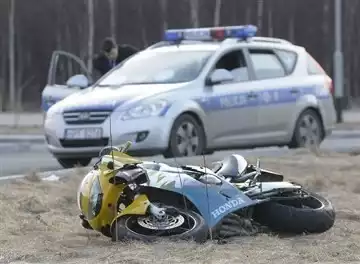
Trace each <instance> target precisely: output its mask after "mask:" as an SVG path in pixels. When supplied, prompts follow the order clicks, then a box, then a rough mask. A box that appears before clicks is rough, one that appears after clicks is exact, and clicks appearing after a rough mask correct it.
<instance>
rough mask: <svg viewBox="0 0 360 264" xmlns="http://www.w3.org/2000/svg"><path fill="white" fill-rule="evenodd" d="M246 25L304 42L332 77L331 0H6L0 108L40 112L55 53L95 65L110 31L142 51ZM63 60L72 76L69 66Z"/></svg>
mask: <svg viewBox="0 0 360 264" xmlns="http://www.w3.org/2000/svg"><path fill="white" fill-rule="evenodd" d="M359 10H360V1H356V0H348V1H342V22H343V26H342V32H343V40H342V44H343V51H344V96H345V99H346V100H345V101H346V107H350V106H353V105H356V104H357V101H358V100H359V98H360V88H359V83H360V74H357V71H358V69H359V64H360V50H359V42H360V34H359V33H358V32H359V29H360V16H359V15H358V11H359ZM248 23H251V24H255V25H257V26H258V29H259V31H258V32H259V33H258V35H262V36H270V37H271V36H273V37H279V38H285V39H288V40H290V41H291V42H293V43H295V44H299V45H302V46H305V47H306V48H307V49H308V51H309V52H310V53H311V54H312V55H313V56H314V58H315V59H316V60H318V61H319V62H320V63H321V64H322V66H323V67H324V69H325V70H326V71H327V73H328V74H329V75H330V76H332V77H333V74H332V68H333V67H332V65H333V52H334V0H316V1H315V0H176V1H174V0H173V1H170V0H151V1H150V0H131V1H130V0H71V1H69V0H67V1H66V0H2V1H0V51H1V52H0V111H14V110H17V111H27V112H30V111H34V112H39V111H40V104H41V101H40V100H41V92H42V90H43V88H44V86H45V84H46V78H47V73H48V67H49V63H50V59H51V54H52V52H53V51H54V50H64V51H68V52H71V53H73V54H75V55H77V56H79V57H80V58H81V59H83V60H84V62H85V63H87V65H88V67H89V68H91V59H92V57H93V56H94V54H95V53H96V52H98V50H99V48H100V47H99V46H100V44H101V42H102V40H103V39H104V38H105V37H107V36H113V37H115V38H116V40H117V42H118V43H120V44H124V43H126V44H131V45H134V46H136V47H138V48H140V49H142V48H145V47H147V46H149V45H151V44H153V43H155V42H158V41H160V38H161V37H162V33H163V31H164V29H166V28H186V27H206V26H214V25H239V24H248ZM60 65H61V67H63V72H64V73H70V74H69V76H71V75H72V74H71V72H72V69H71V67H72V65H71V64H69V63H67V62H64V63H63V64H61V63H60ZM11 69H13V71H11ZM12 72H13V73H12ZM66 77H67V76H64V78H65V79H67V78H66Z"/></svg>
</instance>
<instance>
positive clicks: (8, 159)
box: [0, 134, 360, 177]
mask: <svg viewBox="0 0 360 264" xmlns="http://www.w3.org/2000/svg"><path fill="white" fill-rule="evenodd" d="M320 148H321V149H326V150H332V151H338V152H354V151H360V134H351V135H347V136H341V137H339V136H331V137H329V138H328V139H326V140H325V141H324V142H323V143H322V144H321V146H320ZM0 150H1V151H0V177H1V176H8V175H15V174H27V173H30V172H40V171H49V170H59V169H62V167H61V166H60V165H59V164H58V163H57V161H56V160H55V159H54V158H53V157H52V156H51V155H50V154H49V153H48V151H47V149H46V147H45V146H44V145H41V144H31V145H29V144H25V143H21V144H17V145H15V146H14V143H11V144H4V143H3V144H0ZM10 150H11V151H10ZM290 151H291V150H289V149H288V148H276V147H273V148H257V149H252V150H231V151H218V152H215V153H214V154H212V155H209V156H206V157H205V158H206V163H207V164H209V163H211V162H213V161H214V160H218V159H222V158H223V157H224V156H226V155H228V154H231V153H234V152H236V153H238V154H242V155H244V156H248V155H251V156H281V155H284V154H286V153H288V152H290ZM146 159H150V160H156V161H164V160H165V159H164V158H163V157H162V156H152V157H148V158H146ZM93 161H95V159H94V160H93ZM166 161H167V162H170V163H174V162H175V161H174V159H168V160H166ZM176 162H177V163H180V164H186V163H188V164H189V163H193V164H194V163H201V164H203V157H196V158H187V159H183V158H178V159H177V160H176Z"/></svg>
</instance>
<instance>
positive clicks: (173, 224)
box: [137, 215, 185, 230]
mask: <svg viewBox="0 0 360 264" xmlns="http://www.w3.org/2000/svg"><path fill="white" fill-rule="evenodd" d="M184 222H185V218H184V217H183V216H182V215H178V216H172V215H166V216H165V219H164V220H161V221H158V220H157V219H156V218H155V217H154V216H152V215H151V216H148V217H141V218H138V219H137V223H138V224H139V225H140V226H142V227H144V228H147V229H152V230H169V229H174V228H177V227H179V226H181V225H182V224H183V223H184Z"/></svg>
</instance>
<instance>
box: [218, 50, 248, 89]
mask: <svg viewBox="0 0 360 264" xmlns="http://www.w3.org/2000/svg"><path fill="white" fill-rule="evenodd" d="M215 69H225V70H228V71H229V72H230V73H231V74H232V75H233V76H234V82H243V81H248V80H249V72H248V67H247V65H246V60H245V56H244V53H243V51H242V50H235V51H230V52H228V53H225V54H224V55H223V56H222V57H221V58H220V59H219V60H218V61H217V63H216V64H215ZM215 69H214V70H215Z"/></svg>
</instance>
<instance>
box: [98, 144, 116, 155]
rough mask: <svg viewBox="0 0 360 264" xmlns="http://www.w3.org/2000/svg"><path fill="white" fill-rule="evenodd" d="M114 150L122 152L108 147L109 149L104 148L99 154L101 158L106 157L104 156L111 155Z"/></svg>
mask: <svg viewBox="0 0 360 264" xmlns="http://www.w3.org/2000/svg"><path fill="white" fill-rule="evenodd" d="M113 150H116V151H120V149H119V148H117V147H111V146H107V147H104V148H102V149H101V150H100V152H99V157H102V156H104V155H108V154H110V153H111V151H113Z"/></svg>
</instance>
